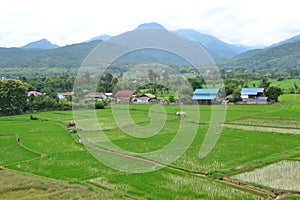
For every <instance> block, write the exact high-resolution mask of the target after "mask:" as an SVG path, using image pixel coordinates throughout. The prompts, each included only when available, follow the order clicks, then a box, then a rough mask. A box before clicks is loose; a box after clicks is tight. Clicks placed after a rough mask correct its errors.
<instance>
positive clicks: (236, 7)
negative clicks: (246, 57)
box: [0, 0, 300, 47]
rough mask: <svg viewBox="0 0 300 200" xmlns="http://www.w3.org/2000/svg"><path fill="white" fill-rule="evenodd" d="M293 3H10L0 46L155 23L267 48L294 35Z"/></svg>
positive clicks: (2, 15)
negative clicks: (190, 29)
mask: <svg viewBox="0 0 300 200" xmlns="http://www.w3.org/2000/svg"><path fill="white" fill-rule="evenodd" d="M298 8H299V7H298V3H297V1H296V0H285V1H264V0H260V1H258V0H244V1H238V0H227V1H226V0H224V1H195V0H185V1H179V0H178V1H177V0H173V1H171V0H164V1H161V0H152V1H141V0H127V1H122V0H109V1H108V0H107V1H103V0H101V1H99V0H85V1H67V0H65V1H61V0H51V1H50V0H44V1H40V0H27V1H22V0H10V1H6V2H5V3H2V5H1V12H0V27H1V29H0V46H8V47H9V46H21V45H24V44H26V43H28V42H31V41H34V40H38V39H41V38H47V39H49V40H50V41H51V42H53V43H56V44H59V45H65V44H72V43H78V42H82V41H84V40H87V39H90V38H91V37H94V36H98V35H101V34H111V35H116V34H120V33H122V32H125V31H128V30H132V29H134V28H135V27H136V26H138V25H139V24H141V23H145V22H151V21H157V22H158V23H161V24H162V25H163V26H165V27H166V28H168V29H170V30H175V29H178V28H193V29H195V30H198V31H201V32H205V33H209V34H213V35H215V36H216V37H218V38H220V39H222V40H224V41H226V42H230V43H242V44H248V45H269V44H272V43H274V42H278V41H280V40H283V39H286V38H288V37H291V36H293V35H296V34H299V33H300V24H299V21H300V15H299V14H298V13H299V12H298Z"/></svg>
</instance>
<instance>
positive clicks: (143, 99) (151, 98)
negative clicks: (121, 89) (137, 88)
mask: <svg viewBox="0 0 300 200" xmlns="http://www.w3.org/2000/svg"><path fill="white" fill-rule="evenodd" d="M136 100H137V102H138V103H151V102H156V101H157V97H156V96H155V95H153V94H151V93H145V94H143V95H141V96H140V97H138V98H137V99H136Z"/></svg>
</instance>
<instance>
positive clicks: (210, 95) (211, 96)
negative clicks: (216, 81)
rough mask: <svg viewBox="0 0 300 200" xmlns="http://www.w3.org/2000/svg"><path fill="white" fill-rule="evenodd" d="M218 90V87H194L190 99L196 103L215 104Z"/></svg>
mask: <svg viewBox="0 0 300 200" xmlns="http://www.w3.org/2000/svg"><path fill="white" fill-rule="evenodd" d="M219 91H220V90H219V89H218V88H204V89H202V88H201V89H196V90H195V91H194V95H193V97H192V100H193V102H195V103H198V104H215V103H217V99H218V95H219Z"/></svg>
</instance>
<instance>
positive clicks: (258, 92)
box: [241, 88, 268, 104]
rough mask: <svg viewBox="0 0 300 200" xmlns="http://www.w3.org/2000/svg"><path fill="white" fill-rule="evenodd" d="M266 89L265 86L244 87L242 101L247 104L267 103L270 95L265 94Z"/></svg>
mask: <svg viewBox="0 0 300 200" xmlns="http://www.w3.org/2000/svg"><path fill="white" fill-rule="evenodd" d="M264 90H265V89H264V88H242V90H241V98H242V101H243V102H244V103H246V104H267V102H268V97H266V96H265V95H264Z"/></svg>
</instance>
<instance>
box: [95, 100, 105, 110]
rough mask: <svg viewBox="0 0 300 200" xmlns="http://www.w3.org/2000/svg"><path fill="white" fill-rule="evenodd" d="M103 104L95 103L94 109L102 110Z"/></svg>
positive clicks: (100, 102)
mask: <svg viewBox="0 0 300 200" xmlns="http://www.w3.org/2000/svg"><path fill="white" fill-rule="evenodd" d="M103 108H104V103H103V102H102V101H95V109H103Z"/></svg>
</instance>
